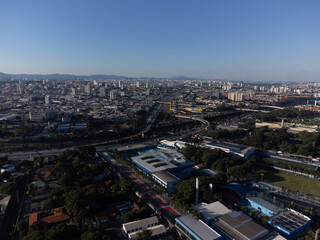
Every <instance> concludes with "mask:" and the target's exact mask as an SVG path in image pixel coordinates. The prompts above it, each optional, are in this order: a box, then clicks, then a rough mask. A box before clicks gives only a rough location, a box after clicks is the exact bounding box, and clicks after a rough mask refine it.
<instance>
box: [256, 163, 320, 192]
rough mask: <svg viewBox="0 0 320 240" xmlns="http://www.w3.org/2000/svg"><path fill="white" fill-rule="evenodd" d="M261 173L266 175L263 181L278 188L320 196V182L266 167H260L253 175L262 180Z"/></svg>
mask: <svg viewBox="0 0 320 240" xmlns="http://www.w3.org/2000/svg"><path fill="white" fill-rule="evenodd" d="M261 173H264V175H263V181H265V182H269V183H271V184H274V185H276V186H280V187H284V188H288V189H291V190H293V191H299V192H304V193H310V194H313V195H318V196H320V182H319V181H317V180H313V179H309V178H305V177H300V176H295V175H292V174H287V173H283V172H279V171H277V170H274V169H272V168H266V167H258V171H256V172H255V173H254V174H253V175H252V177H253V178H255V179H257V180H260V179H261Z"/></svg>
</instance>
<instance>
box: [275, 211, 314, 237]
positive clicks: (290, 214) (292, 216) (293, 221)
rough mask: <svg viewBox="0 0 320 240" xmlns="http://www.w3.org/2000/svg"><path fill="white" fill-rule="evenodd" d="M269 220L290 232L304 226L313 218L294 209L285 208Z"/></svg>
mask: <svg viewBox="0 0 320 240" xmlns="http://www.w3.org/2000/svg"><path fill="white" fill-rule="evenodd" d="M269 221H270V222H271V224H272V225H273V226H277V227H279V228H281V229H283V230H285V231H287V232H289V233H290V232H293V231H295V230H296V229H298V228H300V227H302V226H304V225H305V224H307V223H308V222H309V221H311V219H310V218H308V217H307V216H305V215H303V214H301V213H299V212H297V211H294V210H292V209H285V210H284V211H283V212H281V213H279V214H278V215H276V216H273V217H272V218H270V220H269Z"/></svg>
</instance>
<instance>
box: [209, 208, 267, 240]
mask: <svg viewBox="0 0 320 240" xmlns="http://www.w3.org/2000/svg"><path fill="white" fill-rule="evenodd" d="M212 227H213V228H214V229H215V230H217V231H218V232H219V233H220V234H221V235H222V236H223V237H224V238H226V239H229V240H231V239H235V240H256V239H260V238H262V237H264V236H266V235H268V234H269V231H268V230H267V229H266V228H264V227H262V226H261V225H259V224H258V223H256V222H255V221H253V219H252V218H250V217H249V216H247V215H245V214H244V213H242V212H235V211H233V212H230V213H226V214H224V215H222V216H220V217H218V220H217V221H216V222H214V223H212Z"/></svg>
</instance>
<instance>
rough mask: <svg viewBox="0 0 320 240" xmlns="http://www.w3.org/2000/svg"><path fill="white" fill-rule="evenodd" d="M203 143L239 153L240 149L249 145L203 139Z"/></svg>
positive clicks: (242, 149)
mask: <svg viewBox="0 0 320 240" xmlns="http://www.w3.org/2000/svg"><path fill="white" fill-rule="evenodd" d="M203 143H204V145H205V146H207V147H213V148H220V149H222V150H228V151H230V152H236V153H241V152H242V151H244V150H246V149H247V148H249V146H246V145H241V144H234V143H226V142H217V141H214V140H205V141H204V142H203Z"/></svg>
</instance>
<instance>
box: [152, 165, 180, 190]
mask: <svg viewBox="0 0 320 240" xmlns="http://www.w3.org/2000/svg"><path fill="white" fill-rule="evenodd" d="M152 178H153V179H154V180H155V181H156V182H158V183H159V184H160V185H161V186H163V187H165V188H166V189H167V192H168V196H171V195H172V194H173V193H174V192H175V191H176V186H177V184H178V183H179V182H181V180H180V178H177V177H176V176H175V175H173V174H172V173H170V172H168V171H160V172H156V173H153V174H152Z"/></svg>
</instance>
